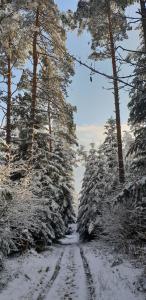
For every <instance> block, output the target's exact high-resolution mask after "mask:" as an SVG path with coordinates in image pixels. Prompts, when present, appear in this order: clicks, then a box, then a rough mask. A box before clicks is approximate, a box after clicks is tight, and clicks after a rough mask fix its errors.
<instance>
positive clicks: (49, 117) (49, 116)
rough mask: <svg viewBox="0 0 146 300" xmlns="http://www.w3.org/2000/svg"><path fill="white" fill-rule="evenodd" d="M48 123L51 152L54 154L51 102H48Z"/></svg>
mask: <svg viewBox="0 0 146 300" xmlns="http://www.w3.org/2000/svg"><path fill="white" fill-rule="evenodd" d="M48 121H49V135H50V137H49V150H50V152H52V125H51V113H50V102H49V101H48Z"/></svg>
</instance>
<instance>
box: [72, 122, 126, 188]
mask: <svg viewBox="0 0 146 300" xmlns="http://www.w3.org/2000/svg"><path fill="white" fill-rule="evenodd" d="M128 129H129V128H128V125H127V124H122V132H123V133H124V131H128ZM77 137H78V141H79V144H80V145H83V146H85V147H86V149H89V148H90V143H93V142H94V143H95V144H96V145H100V144H101V143H102V142H103V141H104V125H96V124H95V125H94V124H91V125H82V126H77ZM84 171H85V169H84V167H83V166H79V167H78V168H76V169H75V172H74V174H75V187H76V192H77V193H79V191H80V189H81V184H82V179H83V175H84Z"/></svg>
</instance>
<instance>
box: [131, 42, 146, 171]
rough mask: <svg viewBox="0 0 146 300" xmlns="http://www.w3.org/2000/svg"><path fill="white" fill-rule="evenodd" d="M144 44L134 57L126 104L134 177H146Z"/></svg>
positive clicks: (145, 75) (145, 73)
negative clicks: (131, 132) (130, 84)
mask: <svg viewBox="0 0 146 300" xmlns="http://www.w3.org/2000/svg"><path fill="white" fill-rule="evenodd" d="M144 49H145V48H144V42H143V39H142V47H141V49H140V51H141V52H137V53H136V54H135V55H134V61H135V62H136V67H135V70H134V75H135V77H134V79H133V81H132V84H133V88H132V89H131V91H130V102H129V104H128V107H129V110H130V115H129V124H130V125H131V128H132V131H133V134H134V141H133V143H132V144H131V147H130V150H129V154H130V155H132V163H131V172H133V174H135V176H136V177H141V176H143V175H146V163H145V158H146V137H145V136H146V83H145V81H146V71H145V61H146V55H145V53H142V52H144Z"/></svg>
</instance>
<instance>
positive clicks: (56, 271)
mask: <svg viewBox="0 0 146 300" xmlns="http://www.w3.org/2000/svg"><path fill="white" fill-rule="evenodd" d="M64 252H65V251H62V253H61V255H60V257H59V259H58V261H57V263H56V266H55V269H54V272H53V274H52V276H51V279H50V280H49V282H48V283H47V284H46V285H45V287H44V288H42V290H41V293H39V296H38V297H37V298H36V300H44V299H45V298H46V296H47V294H48V292H49V290H50V288H51V287H52V286H53V284H54V282H55V280H56V278H57V276H58V274H59V271H60V269H61V261H62V258H63V255H64Z"/></svg>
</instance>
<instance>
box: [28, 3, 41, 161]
mask: <svg viewBox="0 0 146 300" xmlns="http://www.w3.org/2000/svg"><path fill="white" fill-rule="evenodd" d="M35 26H36V28H39V8H37V11H36V20H35ZM37 37H38V31H37V30H36V31H35V32H34V36H33V77H32V98H31V111H30V128H29V155H30V156H32V152H33V143H34V128H35V110H36V102H37V68H38V53H37Z"/></svg>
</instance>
